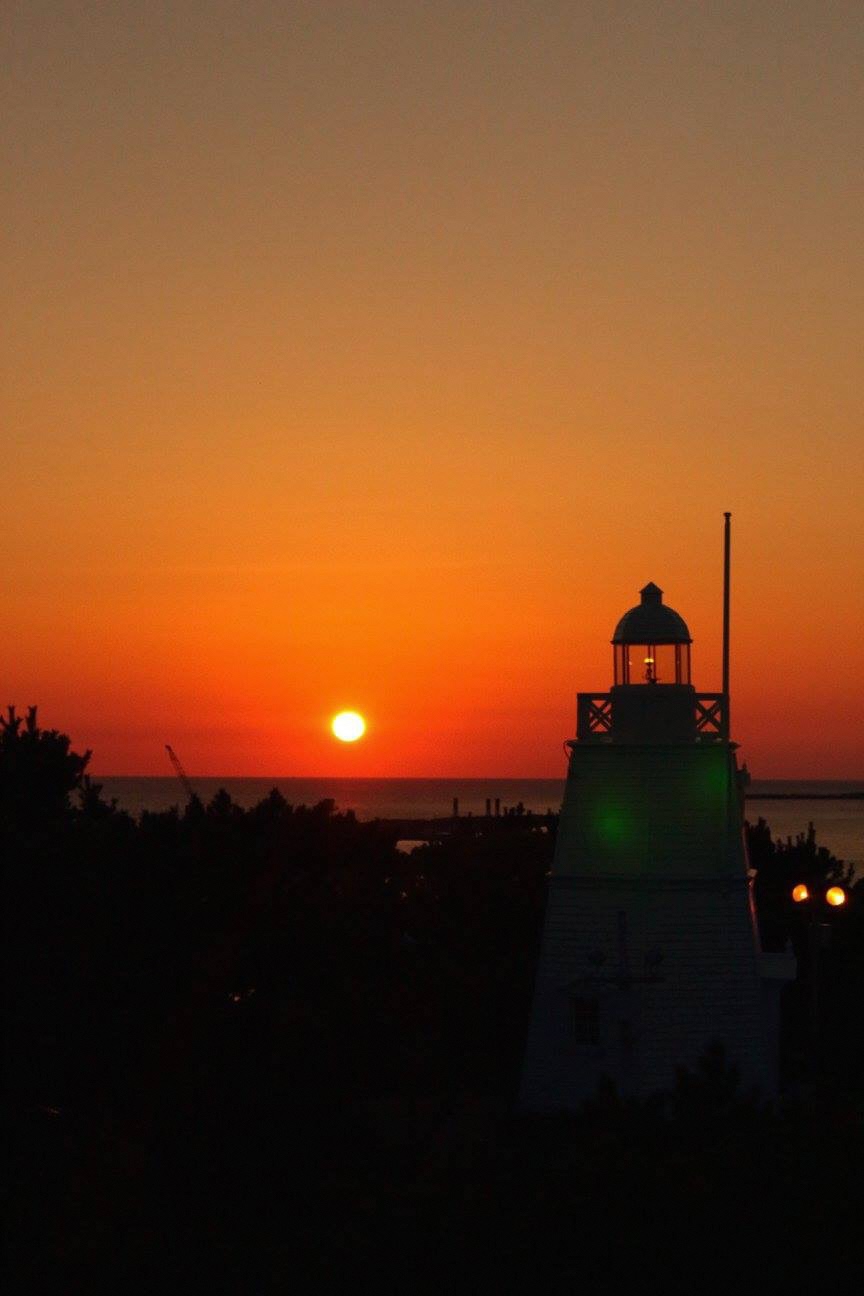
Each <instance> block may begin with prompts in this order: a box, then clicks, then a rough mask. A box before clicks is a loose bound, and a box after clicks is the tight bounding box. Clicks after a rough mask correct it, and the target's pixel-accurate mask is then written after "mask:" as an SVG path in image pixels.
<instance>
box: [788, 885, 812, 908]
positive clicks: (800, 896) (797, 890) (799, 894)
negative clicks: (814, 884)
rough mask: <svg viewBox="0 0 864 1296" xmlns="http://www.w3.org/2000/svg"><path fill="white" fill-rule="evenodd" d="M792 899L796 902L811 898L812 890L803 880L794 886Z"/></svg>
mask: <svg viewBox="0 0 864 1296" xmlns="http://www.w3.org/2000/svg"><path fill="white" fill-rule="evenodd" d="M792 899H793V900H794V901H796V903H800V902H801V901H802V900H809V899H810V892H809V891H808V890H807V888H806V886H805V885H804V883H803V882H799V883H798V885H797V886H796V887H793V888H792Z"/></svg>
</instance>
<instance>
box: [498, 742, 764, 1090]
mask: <svg viewBox="0 0 864 1296" xmlns="http://www.w3.org/2000/svg"><path fill="white" fill-rule="evenodd" d="M775 962H776V960H775ZM764 970H766V968H763V967H762V965H761V964H760V949H759V942H758V936H757V933H756V929H755V923H754V919H753V912H752V904H751V897H750V892H749V884H748V879H747V862H746V857H745V852H744V846H743V838H742V823H741V806H740V801H739V798H738V792H737V784H736V772H735V758H734V751H733V749H732V748H731V747H730V746H728V745H726V744H722V745H721V744H718V745H715V746H713V747H709V746H705V747H701V746H699V745H697V744H681V745H678V746H666V747H663V748H658V747H657V746H653V747H649V746H645V747H640V746H636V745H624V744H622V745H615V744H608V745H602V744H584V745H582V744H579V745H577V746H576V748H575V749H574V751H573V756H572V759H571V766H570V774H569V777H568V782H567V788H566V791H565V799H564V805H563V807H562V815H561V822H560V826H559V838H558V846H557V850H556V857H555V863H554V867H553V875H552V877H551V879H550V884H549V894H548V902H547V913H546V921H545V928H544V934H543V940H542V949H541V956H540V962H539V966H538V971H537V980H536V987H535V999H534V1008H533V1012H532V1019H531V1026H530V1031H529V1037H528V1041H527V1048H526V1056H525V1067H524V1073H523V1085H522V1102H523V1105H524V1106H526V1107H528V1108H534V1109H543V1108H561V1107H573V1106H576V1105H578V1103H579V1102H581V1101H582V1100H583V1099H584V1098H586V1097H588V1096H590V1095H591V1094H592V1093H594V1092H595V1091H596V1089H597V1086H598V1084H599V1082H600V1081H601V1079H602V1078H603V1077H604V1076H605V1077H609V1078H610V1079H611V1080H613V1081H614V1083H615V1084H616V1086H617V1087H618V1089H619V1091H621V1092H623V1093H627V1094H632V1095H634V1096H646V1095H648V1094H650V1093H652V1092H655V1091H657V1090H660V1089H665V1088H668V1087H670V1086H672V1085H673V1084H674V1082H675V1075H676V1070H677V1068H678V1067H680V1066H682V1065H683V1066H689V1067H693V1066H695V1065H696V1064H697V1063H698V1061H699V1058H700V1057H701V1056H702V1055H704V1053H705V1051H706V1049H708V1048H709V1046H711V1045H712V1044H714V1043H716V1042H719V1043H721V1044H722V1045H723V1047H724V1050H725V1052H726V1055H727V1057H728V1058H729V1060H730V1061H732V1062H734V1063H735V1064H736V1065H737V1066H738V1068H739V1070H740V1072H741V1076H742V1080H743V1081H744V1082H745V1084H748V1085H749V1084H757V1085H759V1086H760V1087H761V1089H762V1090H763V1091H764V1092H767V1093H770V1092H771V1091H772V1090H773V1089H774V1088H775V1086H776V1075H775V1070H776V1067H775V1061H776V1051H777V1031H776V1017H777V1012H776V1008H777V992H778V989H779V986H780V984H782V979H783V976H784V975H785V976H788V969H786V971H785V972H784V971H783V969H780V968H779V964H778V966H777V967H774V965H773V964H772V965H771V970H770V971H768V975H769V976H770V977H771V978H772V979H771V981H770V983H769V982H766V981H765V980H764V979H763V976H762V972H763V971H764ZM766 986H768V987H769V988H768V990H767V991H766ZM574 1001H575V1002H576V1003H577V1005H580V1004H581V1006H582V1008H583V1009H585V1010H586V1011H589V1015H591V1016H592V1022H593V1023H594V1024H593V1026H592V1028H591V1031H590V1034H591V1036H592V1038H590V1039H588V1038H585V1037H584V1031H583V1032H581V1033H580V1030H579V1029H576V1030H575V1031H574V1028H573V1026H572V1022H571V1011H572V1005H573V1003H574ZM595 1003H596V1013H595V1009H594V1008H593V1005H594V1004H595ZM586 1005H588V1008H587V1009H586Z"/></svg>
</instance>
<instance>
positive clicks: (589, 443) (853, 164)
mask: <svg viewBox="0 0 864 1296" xmlns="http://www.w3.org/2000/svg"><path fill="white" fill-rule="evenodd" d="M2 37H3V52H2V62H3V67H4V69H5V76H6V80H5V86H4V92H3V105H2V109H3V111H2V132H3V137H4V151H5V155H6V162H5V166H4V176H5V179H4V190H5V192H4V211H5V218H4V221H5V227H6V237H5V247H6V252H5V257H4V266H5V268H4V316H5V325H6V327H5V345H4V361H3V365H4V374H3V395H2V405H3V408H2V437H3V444H4V454H3V464H4V499H3V507H2V521H0V528H2V549H0V562H2V569H3V590H4V596H3V620H4V628H3V632H2V639H0V679H2V682H3V687H4V690H5V696H2V697H0V701H2V702H4V703H5V702H7V701H9V702H13V701H14V702H17V703H18V705H19V706H20V707H24V706H25V705H27V704H29V703H32V702H37V703H38V704H39V706H40V713H41V717H42V720H43V723H45V724H46V725H49V726H54V727H57V728H60V729H62V730H64V731H65V732H68V733H70V734H71V735H72V736H73V740H74V743H75V745H76V747H78V748H79V749H80V748H83V747H92V748H93V749H94V760H93V767H94V770H95V771H96V772H101V773H161V774H166V775H169V774H170V773H171V771H170V767H168V764H167V760H166V757H165V753H164V746H163V744H164V743H165V742H166V741H167V742H170V743H172V745H173V746H174V747H175V748H176V750H177V752H178V753H179V755H180V756H181V758H182V760H183V761H184V764H185V765H186V766H187V768H188V770H189V772H190V773H192V774H200V775H204V774H217V775H218V774H225V775H230V774H273V775H279V774H281V775H292V774H296V775H313V774H321V775H328V774H338V775H349V774H356V775H369V776H387V775H392V776H399V775H406V776H414V775H416V776H436V775H439V776H460V775H464V776H469V775H478V776H479V775H486V774H489V775H494V774H498V775H505V774H506V775H514V776H517V775H524V776H546V775H558V774H562V775H563V771H564V760H563V755H562V750H561V742H562V740H563V739H564V738H566V737H570V736H572V735H573V732H574V729H575V696H574V695H575V693H576V691H577V690H588V689H597V690H603V689H606V688H607V687H608V686H609V684H610V682H611V649H610V647H609V639H610V637H611V634H612V630H613V627H614V624H615V622H616V620H617V618H618V617H619V616H620V614H621V613H622V612H623V611H624V610H625V609H626V608H627V607H629V606H631V605H632V604H633V603H635V602H637V601H638V590H639V588H640V586H642V585H644V584H645V583H646V582H647V581H649V580H654V581H656V582H657V583H658V584H659V585H661V586H662V587H663V589H664V591H665V593H666V599H667V601H668V602H669V603H670V604H671V605H672V606H673V607H675V608H677V610H678V611H680V612H681V613H682V615H683V616H684V617H685V618H686V620H687V621H688V623H689V625H690V628H691V632H692V633H693V636H694V640H695V642H694V649H693V662H694V682H695V683H696V684H697V686H699V687H701V688H704V689H718V688H719V687H720V669H719V660H720V610H721V609H720V599H721V589H720V579H721V536H722V512H723V510H724V509H731V510H732V513H733V526H734V539H733V548H734V590H733V690H734V692H733V727H734V731H735V737H736V738H737V739H738V741H739V742H741V743H742V745H743V755H744V757H745V758H746V759H747V761H748V763H749V765H750V768H751V770H752V772H753V773H754V775H755V776H757V777H763V778H768V777H784V776H785V777H802V778H803V777H817V778H818V777H824V778H831V777H836V778H843V777H846V778H854V777H858V776H861V775H862V774H864V706H862V691H864V558H862V551H864V521H862V518H864V431H862V429H864V399H862V392H864V386H862V378H864V366H862V356H864V337H862V333H864V330H862V309H864V239H862V228H864V218H862V211H864V201H862V200H864V179H862V174H864V173H862V157H864V73H862V68H864V6H862V4H861V2H860V0H788V2H786V3H783V2H782V0H774V2H772V3H765V2H763V0H746V3H744V2H741V0H716V2H714V0H706V2H701V3H700V2H699V0H686V2H684V0H682V2H680V3H664V2H663V0H651V3H648V2H643V0H628V2H626V3H625V2H623V0H622V2H620V3H616V2H615V0H597V3H584V2H579V0H569V2H568V3H564V2H563V0H543V2H542V3H540V2H537V3H528V2H527V0H521V2H518V3H517V2H516V0H495V2H494V3H492V2H489V3H479V2H477V0H459V2H458V3H451V2H449V0H429V2H428V3H420V2H418V0H402V2H401V3H390V2H386V0H385V2H381V0H365V2H364V3H347V2H345V0H326V2H325V0H319V2H318V3H287V2H282V3H277V2H276V0H242V3H241V0H232V2H231V3H229V2H228V0H213V2H210V3H205V2H204V0H183V3H179V4H178V3H170V4H169V3H165V2H162V3H159V2H153V0H148V3H146V4H142V3H141V2H140V0H135V2H134V3H133V2H132V0H114V2H111V0H104V2H102V3H97V2H95V0H94V2H93V3H87V2H84V0H53V2H48V0H7V3H6V5H5V6H4V17H3V31H2ZM343 707H353V708H356V709H358V710H360V711H361V712H362V713H363V714H364V715H365V716H366V717H367V720H368V722H369V731H368V735H367V737H366V738H365V739H363V740H362V741H361V742H360V743H358V744H357V745H356V746H352V747H344V746H341V745H339V744H337V743H336V742H335V741H334V740H333V738H332V737H331V736H330V734H329V731H328V727H327V726H328V721H329V717H330V716H331V715H332V714H333V713H334V712H335V711H337V710H339V709H341V708H343Z"/></svg>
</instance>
